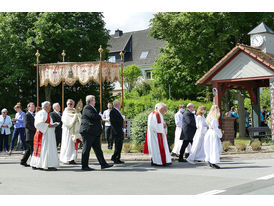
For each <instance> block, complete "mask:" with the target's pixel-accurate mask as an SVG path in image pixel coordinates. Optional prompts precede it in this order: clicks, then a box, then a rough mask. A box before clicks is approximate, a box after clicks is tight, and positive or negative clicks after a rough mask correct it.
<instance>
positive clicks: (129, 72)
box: [123, 64, 142, 92]
mask: <svg viewBox="0 0 274 206" xmlns="http://www.w3.org/2000/svg"><path fill="white" fill-rule="evenodd" d="M141 75H142V71H141V68H140V67H138V66H136V65H135V64H132V65H129V66H127V67H126V68H125V69H124V70H123V76H124V81H125V83H127V84H128V91H129V92H130V91H131V89H132V88H133V87H134V84H135V82H136V81H137V79H138V77H140V76H141Z"/></svg>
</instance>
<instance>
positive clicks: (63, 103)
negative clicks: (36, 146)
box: [61, 50, 66, 113]
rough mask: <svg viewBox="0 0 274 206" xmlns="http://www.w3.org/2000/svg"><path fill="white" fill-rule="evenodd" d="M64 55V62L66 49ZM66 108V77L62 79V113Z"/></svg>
mask: <svg viewBox="0 0 274 206" xmlns="http://www.w3.org/2000/svg"><path fill="white" fill-rule="evenodd" d="M61 55H62V57H63V62H65V56H66V53H65V50H63V52H62V54H61ZM64 109H65V85H64V79H62V113H63V112H64Z"/></svg>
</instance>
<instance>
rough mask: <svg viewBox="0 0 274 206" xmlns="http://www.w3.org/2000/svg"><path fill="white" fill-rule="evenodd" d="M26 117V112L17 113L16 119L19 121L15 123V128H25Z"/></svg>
mask: <svg viewBox="0 0 274 206" xmlns="http://www.w3.org/2000/svg"><path fill="white" fill-rule="evenodd" d="M24 116H25V112H21V113H16V115H15V119H17V121H16V122H15V123H14V128H22V127H23V128H25V124H24Z"/></svg>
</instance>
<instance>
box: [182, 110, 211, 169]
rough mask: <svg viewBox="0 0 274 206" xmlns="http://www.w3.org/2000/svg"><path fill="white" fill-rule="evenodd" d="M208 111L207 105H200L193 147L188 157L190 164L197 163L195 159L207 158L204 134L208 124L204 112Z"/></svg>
mask: <svg viewBox="0 0 274 206" xmlns="http://www.w3.org/2000/svg"><path fill="white" fill-rule="evenodd" d="M205 113H206V107H205V106H200V107H199V108H198V110H197V113H196V115H197V116H196V119H195V120H196V127H197V130H196V132H195V135H194V138H193V144H192V147H191V151H190V155H189V157H188V158H187V159H186V160H187V161H188V162H189V163H190V164H195V163H194V160H198V161H204V160H205V151H204V136H205V134H206V131H207V124H206V122H205V117H204V114H205Z"/></svg>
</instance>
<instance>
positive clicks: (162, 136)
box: [144, 103, 171, 166]
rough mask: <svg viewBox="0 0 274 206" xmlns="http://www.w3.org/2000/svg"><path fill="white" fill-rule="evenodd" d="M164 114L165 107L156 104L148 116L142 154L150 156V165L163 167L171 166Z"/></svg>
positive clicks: (162, 104) (161, 104)
mask: <svg viewBox="0 0 274 206" xmlns="http://www.w3.org/2000/svg"><path fill="white" fill-rule="evenodd" d="M166 112H167V109H166V105H165V104H164V103H158V104H156V105H155V110H154V111H153V112H151V113H150V114H149V116H148V124H147V135H146V141H145V148H144V153H145V154H149V155H150V156H151V165H157V166H165V165H170V164H171V156H170V152H169V147H168V142H167V136H166V135H167V125H166V123H165V120H164V117H163V115H164V114H165V113H166Z"/></svg>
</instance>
